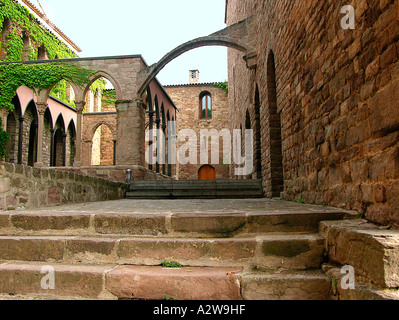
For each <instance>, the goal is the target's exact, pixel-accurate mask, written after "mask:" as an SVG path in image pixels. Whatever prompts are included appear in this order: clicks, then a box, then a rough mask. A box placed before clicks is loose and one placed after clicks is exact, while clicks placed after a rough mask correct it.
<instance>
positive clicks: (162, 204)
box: [17, 199, 355, 214]
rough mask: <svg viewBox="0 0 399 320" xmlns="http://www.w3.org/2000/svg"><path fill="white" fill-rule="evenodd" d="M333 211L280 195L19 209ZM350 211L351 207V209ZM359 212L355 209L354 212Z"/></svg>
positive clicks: (54, 210) (333, 209) (132, 211)
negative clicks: (257, 197) (270, 197)
mask: <svg viewBox="0 0 399 320" xmlns="http://www.w3.org/2000/svg"><path fill="white" fill-rule="evenodd" d="M315 211H317V212H320V211H325V212H332V211H337V208H332V207H328V206H320V205H311V204H302V203H297V202H290V201H284V200H279V199H216V200H203V199H201V200H130V199H124V200H116V201H106V202H93V203H84V204H73V205H62V206H56V207H45V208H39V209H35V210H26V211H25V210H24V211H17V212H34V213H40V212H43V213H46V214H47V213H52V214H57V213H74V212H76V213H79V214H85V213H87V214H101V213H102V212H104V213H107V214H112V213H115V214H123V213H129V214H132V213H137V214H176V213H252V214H254V213H255V214H256V213H259V214H260V213H262V214H267V213H281V214H283V213H289V212H297V213H298V212H301V213H302V212H303V213H312V212H315ZM348 212H350V211H348ZM353 214H355V213H353Z"/></svg>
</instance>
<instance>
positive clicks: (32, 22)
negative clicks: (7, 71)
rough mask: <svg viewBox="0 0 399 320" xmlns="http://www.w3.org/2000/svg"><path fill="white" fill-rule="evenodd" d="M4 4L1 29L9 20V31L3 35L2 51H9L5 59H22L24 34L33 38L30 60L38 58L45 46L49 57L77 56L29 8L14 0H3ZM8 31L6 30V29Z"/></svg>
mask: <svg viewBox="0 0 399 320" xmlns="http://www.w3.org/2000/svg"><path fill="white" fill-rule="evenodd" d="M2 2H3V3H4V6H2V7H1V10H0V30H3V28H4V25H5V22H6V21H8V22H9V23H10V25H9V28H10V29H9V31H7V32H6V35H5V36H2V37H1V39H0V41H2V40H3V39H4V40H5V41H4V42H5V43H1V51H2V52H3V51H5V52H7V55H2V56H3V61H20V60H22V53H23V50H24V43H23V34H25V35H26V36H27V37H29V38H30V39H31V43H30V46H29V48H28V49H26V50H27V51H28V57H29V60H37V57H38V48H39V47H44V49H45V51H46V53H47V56H48V58H49V59H67V58H75V57H77V55H76V53H75V52H73V51H72V50H71V49H70V48H69V47H68V46H66V45H65V44H63V42H62V41H61V40H60V39H58V38H57V36H55V35H54V34H52V33H51V32H50V31H48V30H46V29H44V28H43V27H42V26H41V25H40V24H39V23H38V22H37V19H36V17H35V16H34V15H33V14H31V13H30V12H29V11H28V9H27V8H25V7H23V6H21V5H20V4H18V3H17V2H16V1H13V0H2ZM4 31H6V30H4Z"/></svg>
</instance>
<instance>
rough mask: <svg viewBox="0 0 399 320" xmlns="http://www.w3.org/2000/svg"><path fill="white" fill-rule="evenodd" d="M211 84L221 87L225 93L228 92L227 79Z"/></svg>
mask: <svg viewBox="0 0 399 320" xmlns="http://www.w3.org/2000/svg"><path fill="white" fill-rule="evenodd" d="M212 86H213V87H215V88H220V89H222V90H223V91H224V92H225V93H226V94H228V93H229V83H228V82H227V81H224V82H217V83H213V84H212Z"/></svg>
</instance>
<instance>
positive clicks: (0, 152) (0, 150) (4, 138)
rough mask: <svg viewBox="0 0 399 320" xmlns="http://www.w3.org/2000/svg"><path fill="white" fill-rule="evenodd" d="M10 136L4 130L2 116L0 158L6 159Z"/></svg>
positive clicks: (0, 120) (0, 122) (0, 121)
mask: <svg viewBox="0 0 399 320" xmlns="http://www.w3.org/2000/svg"><path fill="white" fill-rule="evenodd" d="M9 140H10V136H9V135H8V133H7V132H6V131H4V130H3V121H2V119H1V118H0V159H4V158H5V156H6V154H7V145H8V141H9Z"/></svg>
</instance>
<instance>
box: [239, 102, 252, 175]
mask: <svg viewBox="0 0 399 320" xmlns="http://www.w3.org/2000/svg"><path fill="white" fill-rule="evenodd" d="M245 130H252V124H251V116H250V114H249V110H248V109H247V112H246V114H245ZM245 134H246V133H245ZM244 141H245V138H244ZM241 150H242V151H244V153H245V142H244V145H243V146H242V149H241ZM246 178H247V179H252V173H250V174H249V175H247V176H246Z"/></svg>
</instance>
